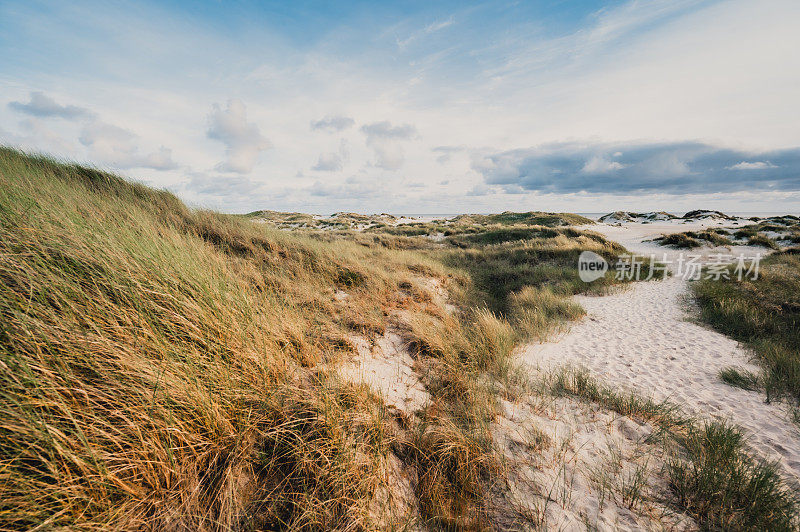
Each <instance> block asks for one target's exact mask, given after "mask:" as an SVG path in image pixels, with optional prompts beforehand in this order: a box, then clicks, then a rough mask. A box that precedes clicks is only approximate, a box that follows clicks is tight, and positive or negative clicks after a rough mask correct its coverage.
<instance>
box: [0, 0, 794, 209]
mask: <svg viewBox="0 0 800 532" xmlns="http://www.w3.org/2000/svg"><path fill="white" fill-rule="evenodd" d="M798 50H800V2H798V1H797V0H760V1H758V2H755V1H753V0H649V1H644V0H635V1H630V0H627V1H625V0H618V1H611V2H608V1H589V0H585V1H566V0H541V1H529V2H524V1H510V2H503V1H498V2H463V1H462V2H449V1H448V2H431V1H426V2H422V1H420V2H416V1H408V2H366V1H364V2H361V1H356V2H340V1H329V2H304V1H292V2H270V1H225V2H223V1H207V2H203V1H180V0H172V1H163V2H149V1H137V2H126V1H117V0H112V1H103V2H94V1H85V0H74V1H70V2H63V1H38V0H25V1H15V0H0V57H1V58H2V60H0V144H5V145H11V146H15V147H19V148H21V149H24V150H26V151H34V152H42V153H48V154H51V155H54V156H56V157H59V158H65V159H69V160H74V161H78V162H81V163H86V164H91V165H94V166H97V167H100V168H103V169H108V170H112V171H115V172H117V173H119V174H121V175H124V176H128V177H130V178H131V179H134V180H137V181H141V182H144V183H146V184H148V185H151V186H154V187H158V188H166V189H168V190H171V191H173V192H174V193H176V194H177V195H178V196H179V197H181V198H182V199H183V200H185V201H186V202H187V203H188V204H190V205H192V206H196V207H204V208H212V209H216V210H221V211H225V212H237V213H242V212H249V211H253V210H259V209H273V210H283V211H302V212H313V213H320V214H328V213H333V212H338V211H356V212H364V213H373V212H376V213H380V212H389V213H395V214H401V213H406V214H408V213H414V214H426V213H428V214H433V213H437V214H438V213H461V212H499V211H504V210H513V211H523V210H525V211H527V210H546V211H571V212H609V211H614V210H634V211H650V210H666V211H687V210H691V209H697V208H709V209H718V210H725V211H731V212H800V97H798V95H800V53H798V52H797V51H798Z"/></svg>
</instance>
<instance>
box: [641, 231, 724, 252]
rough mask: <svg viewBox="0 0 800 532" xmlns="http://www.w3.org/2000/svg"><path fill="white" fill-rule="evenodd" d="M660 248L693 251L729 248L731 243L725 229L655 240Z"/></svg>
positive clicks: (691, 232) (684, 233)
mask: <svg viewBox="0 0 800 532" xmlns="http://www.w3.org/2000/svg"><path fill="white" fill-rule="evenodd" d="M655 240H656V242H658V243H659V244H661V245H662V246H668V247H672V248H676V249H695V248H699V247H703V246H704V245H708V246H731V245H733V241H732V240H731V239H730V238H728V236H727V231H726V230H725V229H704V230H702V231H685V232H683V233H672V234H669V235H664V236H661V237H659V238H657V239H655Z"/></svg>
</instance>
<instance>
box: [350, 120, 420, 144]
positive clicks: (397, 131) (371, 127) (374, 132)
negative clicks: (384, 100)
mask: <svg viewBox="0 0 800 532" xmlns="http://www.w3.org/2000/svg"><path fill="white" fill-rule="evenodd" d="M361 131H362V132H363V133H364V134H365V135H366V136H367V142H375V141H377V140H382V139H398V140H408V139H411V138H413V137H415V136H417V128H415V127H414V126H413V125H411V124H403V125H400V126H393V125H392V123H391V122H389V121H388V120H384V121H383V122H373V123H372V124H365V125H363V126H361Z"/></svg>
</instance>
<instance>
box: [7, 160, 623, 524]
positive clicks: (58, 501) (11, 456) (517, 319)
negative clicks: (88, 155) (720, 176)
mask: <svg viewBox="0 0 800 532" xmlns="http://www.w3.org/2000/svg"><path fill="white" fill-rule="evenodd" d="M268 214H269V213H268ZM261 215H263V213H261ZM270 216H273V217H274V216H278V218H281V216H282V215H272V214H270ZM548 216H549V215H548ZM345 218H347V220H348V224H350V223H351V221H352V220H355V221H359V220H360V218H359V219H358V220H356V219H355V218H353V217H352V216H351V217H345ZM351 218H352V220H351ZM525 219H526V220H528V219H530V220H533V218H531V217H530V216H528V217H527V218H525ZM535 219H536V220H537V221H542V220H540V219H539V218H535ZM548 220H550V219H549V218H548ZM554 220H555V219H553V220H551V221H552V223H558V224H562V222H561V221H554ZM545 221H547V220H545ZM289 223H295V224H308V223H310V219H309V218H308V217H307V216H304V215H292V219H291V220H290V222H289ZM348 224H344V223H343V224H342V225H343V226H347V227H349V225H348ZM463 230H464V231H478V229H476V228H475V227H466V226H465V227H463ZM464 231H462V232H464ZM570 234H574V235H576V236H575V237H574V238H578V239H579V240H580V243H579V244H575V243H573V242H571V239H572V238H573V237H569V236H567V235H566V234H565V233H563V232H559V234H558V235H556V236H555V237H554V238H549V237H547V236H546V235H540V238H538V237H537V238H538V240H537V239H532V240H531V241H530V242H529V243H527V244H520V243H519V242H517V243H514V244H513V245H510V246H509V247H508V248H507V249H505V250H498V249H495V250H494V251H493V258H492V259H491V260H492V261H495V262H496V263H497V264H500V263H502V262H504V261H507V264H506V266H505V268H506V270H505V274H504V275H506V276H508V277H509V278H510V277H511V276H512V269H513V268H517V269H518V270H519V271H520V272H521V273H525V275H526V277H525V279H526V281H525V282H522V283H512V282H510V281H508V282H507V283H506V286H505V287H504V288H503V291H502V293H501V294H500V293H498V294H496V295H493V296H492V297H489V298H488V299H487V298H486V297H488V296H486V294H488V293H490V291H489V290H488V285H487V284H486V279H485V278H483V277H481V275H479V274H478V271H479V270H477V269H475V268H467V267H460V266H459V264H467V265H470V263H471V262H476V261H478V260H479V259H478V255H477V254H476V255H472V256H471V258H470V259H469V260H466V261H463V262H461V261H459V260H445V259H446V257H445V256H444V255H442V254H441V251H440V250H436V249H433V248H432V247H431V245H430V241H429V240H428V239H423V238H411V237H408V236H395V235H391V234H389V233H388V232H380V231H377V232H372V233H353V232H344V233H337V232H336V231H326V232H325V233H322V232H316V233H308V232H305V233H304V232H302V231H299V232H287V231H280V230H278V229H275V228H271V226H270V225H269V224H263V223H252V222H250V221H249V220H248V218H247V217H242V216H227V215H222V214H218V213H214V212H209V211H195V210H190V209H188V208H187V207H185V206H184V205H183V204H182V203H181V202H180V201H179V200H178V199H177V198H176V197H175V196H173V195H172V194H170V193H168V192H163V191H158V190H153V189H151V188H148V187H146V186H143V185H139V184H135V183H131V182H129V181H126V180H124V179H121V178H119V177H117V176H115V175H112V174H109V173H106V172H103V171H100V170H97V169H93V168H88V167H83V166H79V165H74V164H71V163H66V162H58V161H54V160H52V159H48V158H46V157H41V156H28V155H25V154H22V153H20V152H17V151H14V150H11V149H6V148H0V278H1V279H2V283H0V313H2V316H3V319H2V321H1V322H0V362H2V365H1V366H0V381H2V382H1V383H0V419H2V421H0V433H2V442H3V443H2V445H0V485H2V486H4V489H3V495H4V497H3V500H2V502H0V528H2V529H24V528H32V527H35V526H42V527H44V528H48V527H50V528H59V527H62V528H70V529H81V530H110V529H131V528H154V529H192V530H229V529H264V528H305V529H330V528H340V529H362V528H372V527H374V526H376V525H375V523H376V522H384V521H381V519H382V518H384V517H385V516H376V515H375V511H376V510H375V508H380V507H381V501H380V500H377V499H376V497H378V495H377V494H380V493H382V492H385V491H386V490H390V489H391V486H389V485H387V482H389V480H388V479H387V475H386V474H384V471H385V469H383V468H382V465H381V464H384V463H385V460H386V458H387V456H388V455H389V454H390V453H394V454H396V455H397V456H399V457H401V459H402V460H403V463H404V467H406V468H409V469H410V470H413V471H414V472H415V473H414V474H415V475H416V477H417V478H418V479H419V482H418V483H417V488H416V496H417V499H418V505H419V508H420V510H421V514H422V519H423V520H425V521H428V522H430V523H438V524H439V525H440V526H443V527H456V528H459V527H460V528H464V527H467V528H475V527H480V526H483V524H485V518H486V515H487V514H486V512H485V509H484V507H483V504H484V503H483V490H484V485H485V484H486V483H488V482H490V478H491V476H492V474H493V468H494V467H495V466H496V464H495V462H494V458H493V456H492V452H491V439H490V436H489V433H488V431H487V430H486V427H487V424H488V421H489V420H490V419H491V416H492V415H493V414H494V411H495V410H494V408H495V402H496V398H497V397H498V396H499V394H501V393H510V392H509V390H510V389H511V388H513V384H514V382H515V379H517V377H518V375H517V374H516V373H515V370H514V367H513V364H512V363H511V361H510V358H511V353H512V350H513V348H514V346H515V345H516V344H517V343H518V342H520V341H522V340H524V339H526V338H530V337H544V336H545V335H546V334H547V332H548V331H549V330H552V327H554V326H556V325H557V324H558V323H560V322H561V321H563V320H568V319H572V318H574V317H576V316H578V315H580V314H581V312H582V311H581V310H580V309H579V308H578V307H576V306H575V305H572V304H570V303H569V302H567V301H565V300H564V298H563V295H565V294H568V293H570V292H571V291H574V290H577V289H578V285H577V284H575V279H573V278H572V277H575V275H576V274H575V275H567V274H559V275H561V276H562V281H559V283H562V282H563V283H567V284H570V283H571V284H570V286H571V287H572V288H570V289H566V288H565V286H566V285H562V284H558V283H556V284H554V285H553V284H551V283H550V282H549V281H548V280H547V275H548V273H555V272H557V271H559V268H560V267H566V266H567V265H569V266H572V267H574V266H573V264H569V261H571V260H572V259H574V258H576V257H577V255H576V253H578V252H579V249H580V248H581V246H584V245H585V246H589V247H590V248H591V249H599V248H602V247H603V246H605V245H606V244H601V243H600V241H599V240H598V238H597V236H585V235H580V234H578V233H577V232H576V233H570ZM548 240H549V241H551V242H549V244H548V243H547V242H546V241H548ZM525 242H528V241H525ZM564 246H566V247H568V248H569V251H567V252H565V253H564V254H560V252H559V251H558V250H559V248H561V247H564ZM609 249H610V248H609ZM462 252H464V253H469V252H470V250H469V249H467V250H459V251H458V253H462ZM515 254H520V255H519V257H520V258H524V261H522V262H520V261H515V260H511V259H509V258H508V257H512V256H514V255H515ZM573 255H574V256H573ZM534 262H535V263H536V268H538V270H537V269H536V268H532V266H531V265H532V264H533V263H534ZM473 276H474V277H475V278H477V279H478V282H477V283H478V284H480V286H477V285H476V280H475V279H474V278H473ZM421 278H433V279H438V280H439V282H441V283H442V284H443V285H444V286H446V287H447V288H448V292H449V293H450V296H451V301H452V303H454V304H456V305H457V306H458V307H459V310H458V312H455V313H450V312H448V311H447V310H446V309H444V308H443V307H442V306H441V304H438V303H435V302H434V300H433V299H432V297H431V295H430V294H429V293H428V292H427V291H426V289H424V288H421V287H420V286H421V285H420V279H421ZM609 282H611V281H609ZM340 292H346V293H347V296H348V297H346V298H340V297H336V296H337V294H338V293H340ZM493 294H494V293H493ZM485 296H486V297H485ZM501 310H502V313H501V312H500V311H501ZM398 315H402V316H403V319H402V320H400V321H399V322H398V323H394V324H393V325H392V326H394V327H398V326H399V327H403V328H404V331H405V332H404V334H406V336H407V339H408V340H409V341H410V343H411V345H412V347H413V348H414V350H415V354H416V355H417V357H418V358H419V359H420V360H421V361H422V362H421V363H422V364H423V365H425V367H426V368H427V371H426V372H425V384H426V386H427V387H428V389H429V391H430V392H431V394H432V396H433V402H432V404H431V405H430V407H429V408H428V409H427V410H426V411H425V412H422V413H421V415H422V419H423V423H421V424H420V425H419V426H416V427H410V428H403V427H404V426H405V425H404V423H406V422H405V421H404V420H402V419H398V418H397V416H396V414H395V413H393V412H392V411H389V410H387V409H386V408H385V405H383V403H382V402H381V400H380V398H378V397H376V396H375V395H374V394H372V393H371V392H370V391H369V390H368V389H366V388H364V387H363V386H355V385H350V384H347V383H343V382H342V381H341V380H340V379H339V378H338V376H337V375H336V374H335V371H334V370H332V369H331V368H332V367H334V365H335V362H336V361H337V360H339V359H341V358H342V357H346V356H349V353H350V352H352V350H353V346H352V344H351V342H350V337H351V335H353V334H357V335H363V336H366V337H372V336H375V335H380V334H382V333H383V332H384V331H385V330H386V328H387V326H388V325H389V321H390V320H391V319H396V316H398ZM393 316H394V317H393ZM503 390H505V391H503ZM391 517H394V516H390V518H391ZM397 526H402V523H397Z"/></svg>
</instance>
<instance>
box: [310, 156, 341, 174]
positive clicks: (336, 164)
mask: <svg viewBox="0 0 800 532" xmlns="http://www.w3.org/2000/svg"><path fill="white" fill-rule="evenodd" d="M343 166H344V162H343V161H342V157H341V156H340V155H339V154H338V153H323V154H321V155H320V156H319V159H317V164H315V165H314V166H312V167H311V169H312V170H318V171H321V172H337V171H339V170H341V169H342V167H343Z"/></svg>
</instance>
